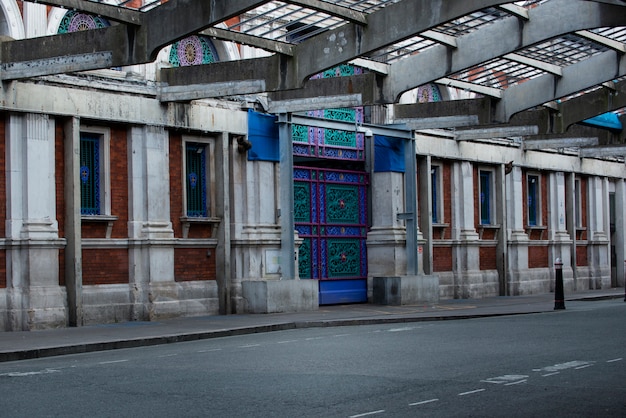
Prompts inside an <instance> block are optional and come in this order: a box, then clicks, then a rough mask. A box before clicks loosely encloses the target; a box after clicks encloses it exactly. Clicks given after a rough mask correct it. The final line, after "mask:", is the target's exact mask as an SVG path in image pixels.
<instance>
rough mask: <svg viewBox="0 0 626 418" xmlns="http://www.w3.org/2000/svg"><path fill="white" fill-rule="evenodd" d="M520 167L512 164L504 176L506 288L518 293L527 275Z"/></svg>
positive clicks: (510, 291) (514, 294)
mask: <svg viewBox="0 0 626 418" xmlns="http://www.w3.org/2000/svg"><path fill="white" fill-rule="evenodd" d="M522 176H523V173H522V169H521V167H517V166H514V167H513V169H512V170H511V172H510V173H509V174H508V175H507V176H506V180H505V181H506V206H507V210H506V215H507V221H506V224H507V238H508V251H507V276H508V277H507V281H508V283H507V290H508V294H509V295H511V296H516V295H519V294H520V288H521V282H522V281H523V279H524V277H526V276H527V275H528V241H529V240H528V235H527V234H526V231H525V230H524V204H525V202H524V199H522V196H524V190H523V182H522Z"/></svg>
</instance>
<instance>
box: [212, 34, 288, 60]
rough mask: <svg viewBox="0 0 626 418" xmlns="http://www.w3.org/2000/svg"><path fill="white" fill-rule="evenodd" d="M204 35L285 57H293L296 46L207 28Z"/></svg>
mask: <svg viewBox="0 0 626 418" xmlns="http://www.w3.org/2000/svg"><path fill="white" fill-rule="evenodd" d="M201 33H202V34H203V35H206V36H210V37H212V38H215V39H220V40H222V41H231V42H235V43H237V44H241V45H248V46H252V47H255V48H259V49H263V50H265V51H269V52H277V53H279V54H283V55H290V56H291V55H293V51H294V46H293V45H291V44H288V43H286V42H279V41H271V40H268V39H265V38H261V37H259V36H253V35H248V34H245V33H241V32H237V31H233V30H226V29H220V28H215V27H213V28H207V29H205V30H203V31H202V32H201Z"/></svg>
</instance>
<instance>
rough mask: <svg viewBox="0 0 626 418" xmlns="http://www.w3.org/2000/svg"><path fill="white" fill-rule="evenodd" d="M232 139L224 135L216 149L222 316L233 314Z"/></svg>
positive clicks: (218, 283)
mask: <svg viewBox="0 0 626 418" xmlns="http://www.w3.org/2000/svg"><path fill="white" fill-rule="evenodd" d="M229 149H230V138H229V136H228V134H227V133H222V135H221V136H220V137H219V138H218V141H217V145H216V147H215V150H216V156H215V165H216V167H215V173H216V175H217V178H216V179H215V185H216V187H217V190H216V193H215V195H216V199H217V202H216V210H217V213H216V216H217V217H218V218H221V222H220V225H219V227H218V244H217V249H216V250H217V252H218V256H217V260H216V270H217V272H216V275H217V286H218V298H219V311H220V314H222V315H224V314H229V313H233V307H232V303H231V284H232V270H231V259H230V257H231V230H230V224H231V216H230V211H231V207H230V179H231V175H230V170H231V165H230V152H229Z"/></svg>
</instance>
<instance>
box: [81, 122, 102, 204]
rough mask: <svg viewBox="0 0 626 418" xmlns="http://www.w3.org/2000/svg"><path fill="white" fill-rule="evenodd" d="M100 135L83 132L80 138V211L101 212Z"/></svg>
mask: <svg viewBox="0 0 626 418" xmlns="http://www.w3.org/2000/svg"><path fill="white" fill-rule="evenodd" d="M100 146H101V143H100V135H98V134H91V133H81V138H80V174H79V175H80V213H81V215H100V214H101V207H102V205H101V195H100V166H101V161H100V158H101V150H100Z"/></svg>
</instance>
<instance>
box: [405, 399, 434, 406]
mask: <svg viewBox="0 0 626 418" xmlns="http://www.w3.org/2000/svg"><path fill="white" fill-rule="evenodd" d="M438 400H439V399H438V398H434V399H428V400H427V401H420V402H413V403H410V404H409V406H417V405H426V404H427V403H433V402H437V401H438Z"/></svg>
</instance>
